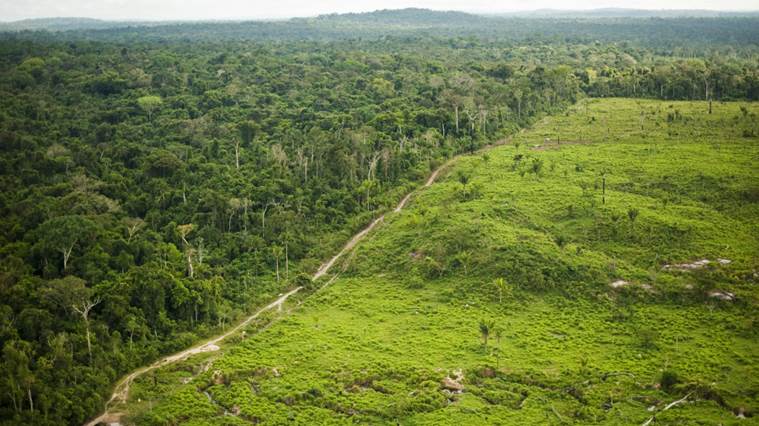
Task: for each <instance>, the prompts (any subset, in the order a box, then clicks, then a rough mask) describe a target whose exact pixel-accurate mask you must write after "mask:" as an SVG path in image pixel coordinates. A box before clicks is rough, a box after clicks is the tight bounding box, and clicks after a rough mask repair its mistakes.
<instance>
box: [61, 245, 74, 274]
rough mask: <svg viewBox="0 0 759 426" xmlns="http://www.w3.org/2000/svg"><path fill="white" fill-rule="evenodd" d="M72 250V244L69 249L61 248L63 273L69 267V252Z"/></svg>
mask: <svg viewBox="0 0 759 426" xmlns="http://www.w3.org/2000/svg"><path fill="white" fill-rule="evenodd" d="M73 250H74V244H71V246H70V247H69V248H62V249H61V253H63V270H64V271H65V270H66V269H68V266H69V259H70V258H71V252H72V251H73Z"/></svg>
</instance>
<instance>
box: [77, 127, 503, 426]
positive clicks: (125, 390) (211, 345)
mask: <svg viewBox="0 0 759 426" xmlns="http://www.w3.org/2000/svg"><path fill="white" fill-rule="evenodd" d="M509 140H510V138H507V139H502V140H499V141H497V142H495V143H493V144H491V145H486V146H485V147H483V148H481V149H480V150H478V151H477V152H483V151H487V150H489V149H492V148H494V147H496V146H499V145H504V144H506V143H508V142H509ZM463 155H466V154H461V155H457V156H455V157H453V158H451V159H450V160H448V161H447V162H445V163H444V164H442V165H441V166H439V167H438V168H437V169H435V171H433V172H432V174H430V177H429V178H428V179H427V181H426V182H425V183H424V185H422V186H421V187H420V188H417V189H415V190H413V191H411V192H409V193H408V194H406V195H405V196H404V197H403V199H401V201H400V202H399V203H398V205H397V206H396V207H395V209H393V213H398V212H400V211H401V210H403V208H404V207H405V206H406V204H407V203H408V202H409V200H410V199H411V197H412V196H413V195H414V194H415V193H416V192H417V191H418V190H420V189H424V188H427V187H429V186H431V185H432V184H433V183H434V182H435V179H437V177H438V175H439V174H440V172H441V171H443V170H444V169H445V168H447V167H448V166H450V165H451V164H453V163H454V162H455V161H456V160H458V159H459V158H461V157H462V156H463ZM385 215H386V213H384V214H382V215H380V216H379V217H377V218H376V219H374V220H373V221H372V222H371V223H370V224H369V225H367V226H366V227H365V228H364V229H362V230H361V231H359V232H358V233H357V234H356V235H354V236H353V238H351V239H350V240H349V241H348V242H347V243H346V244H345V246H343V248H342V249H341V250H340V251H339V252H338V253H337V254H336V255H334V256H332V258H331V259H329V260H328V261H327V262H325V263H323V264H322V265H321V266H320V267H319V269H318V270H317V271H316V273H315V274H314V276H313V278H312V279H313V280H317V279H319V278H321V277H322V276H324V275H325V274H326V273H327V272H329V270H330V268H332V266H333V265H334V264H335V262H337V260H338V259H340V257H341V256H343V255H344V254H345V253H347V252H349V251H351V250H352V249H353V248H354V247H356V244H358V243H359V241H361V240H362V239H363V238H364V237H366V235H367V234H368V233H369V232H371V231H372V230H373V229H374V228H375V227H376V226H377V225H379V224H380V223H382V221H384V220H385ZM332 281H333V280H330V281H329V282H327V283H326V284H325V286H326V285H328V284H329V283H331V282H332ZM302 288H303V287H296V288H294V289H292V290H290V291H289V292H287V293H285V294H283V295H281V296H280V297H279V298H277V300H275V301H273V302H271V303H270V304H268V305H266V306H264V307H263V308H261V309H259V310H258V311H256V312H255V313H254V314H253V315H251V316H249V317H247V318H246V319H245V320H244V321H242V322H241V323H239V324H237V325H236V326H234V327H233V328H231V329H230V330H228V331H226V332H225V333H223V334H220V335H219V336H216V337H214V338H212V339H210V340H207V341H205V342H203V343H199V344H197V345H195V346H192V347H190V348H189V349H185V350H183V351H181V352H177V353H175V354H173V355H169V356H166V357H164V358H161V359H160V360H158V361H156V362H154V363H152V364H150V365H148V366H145V367H141V368H138V369H137V370H135V371H133V372H131V373H129V374H128V375H127V376H125V377H124V378H123V379H121V380H120V381H119V382H118V383H117V384H116V386H115V387H114V389H113V394H111V398H110V399H109V400H108V402H106V403H105V410H104V412H103V414H101V415H99V416H98V417H96V418H94V419H92V420H90V421H89V422H87V423H85V426H96V425H98V424H100V423H118V422H119V420H120V419H121V416H122V414H121V413H117V412H110V411H109V407H110V406H111V405H112V404H114V403H125V402H126V401H127V398H128V397H129V387H130V385H131V384H132V382H133V381H134V379H136V378H138V377H140V376H142V375H143V374H145V373H147V372H149V371H152V370H155V369H156V368H160V367H164V366H166V365H169V364H173V363H175V362H177V361H182V360H185V359H187V358H188V357H190V356H192V355H196V354H199V353H203V352H211V351H216V350H218V349H219V347H218V346H217V345H216V344H217V343H219V342H221V341H222V340H224V339H226V338H227V337H229V336H231V335H232V334H234V333H236V332H237V331H239V330H240V329H242V328H243V327H245V326H247V325H248V324H250V323H251V321H253V320H254V319H256V318H258V317H259V316H260V315H261V314H262V313H264V312H266V311H269V310H271V309H274V308H277V309H280V310H281V309H282V304H283V303H285V301H286V300H287V298H288V297H290V296H292V295H293V294H295V293H297V292H298V291H300V290H301V289H302Z"/></svg>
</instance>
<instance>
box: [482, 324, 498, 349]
mask: <svg viewBox="0 0 759 426" xmlns="http://www.w3.org/2000/svg"><path fill="white" fill-rule="evenodd" d="M494 326H495V325H494V324H493V321H486V320H484V319H483V320H480V334H482V344H483V345H484V346H485V352H487V351H488V338H489V337H490V332H491V331H492V330H493V328H494Z"/></svg>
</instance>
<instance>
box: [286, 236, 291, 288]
mask: <svg viewBox="0 0 759 426" xmlns="http://www.w3.org/2000/svg"><path fill="white" fill-rule="evenodd" d="M285 279H286V280H289V279H290V258H289V256H288V253H287V241H285Z"/></svg>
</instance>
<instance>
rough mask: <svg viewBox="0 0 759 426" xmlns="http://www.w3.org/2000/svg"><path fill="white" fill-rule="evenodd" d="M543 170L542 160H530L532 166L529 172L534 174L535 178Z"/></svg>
mask: <svg viewBox="0 0 759 426" xmlns="http://www.w3.org/2000/svg"><path fill="white" fill-rule="evenodd" d="M542 170H543V160H541V159H539V158H535V159H533V160H532V165H531V167H530V171H531V172H532V173H534V174H535V176H536V177H537V176H539V175H540V172H541V171H542Z"/></svg>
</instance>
